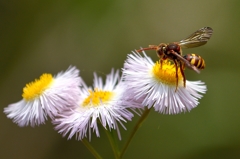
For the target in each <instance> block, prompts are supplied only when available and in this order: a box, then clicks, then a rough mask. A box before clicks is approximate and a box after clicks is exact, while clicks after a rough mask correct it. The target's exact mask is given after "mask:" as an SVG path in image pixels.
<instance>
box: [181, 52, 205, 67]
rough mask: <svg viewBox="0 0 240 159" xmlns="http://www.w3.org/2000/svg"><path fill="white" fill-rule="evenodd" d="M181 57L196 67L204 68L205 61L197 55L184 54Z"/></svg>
mask: <svg viewBox="0 0 240 159" xmlns="http://www.w3.org/2000/svg"><path fill="white" fill-rule="evenodd" d="M183 58H185V59H186V60H188V61H189V62H190V63H191V64H192V65H194V66H196V67H197V68H198V69H204V68H205V61H204V59H203V58H202V57H201V56H199V55H196V54H187V55H184V56H183Z"/></svg>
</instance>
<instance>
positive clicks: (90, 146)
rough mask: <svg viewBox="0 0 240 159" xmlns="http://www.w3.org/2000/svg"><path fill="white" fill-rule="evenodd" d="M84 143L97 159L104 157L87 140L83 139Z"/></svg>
mask: <svg viewBox="0 0 240 159" xmlns="http://www.w3.org/2000/svg"><path fill="white" fill-rule="evenodd" d="M82 142H83V144H84V145H85V146H86V147H87V148H88V150H89V151H90V152H91V153H92V154H93V156H94V157H95V158H96V159H102V157H101V156H100V155H99V154H98V153H97V151H96V150H95V149H94V148H93V147H92V145H91V144H90V143H89V142H88V141H87V139H85V138H84V139H82Z"/></svg>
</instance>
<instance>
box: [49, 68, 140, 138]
mask: <svg viewBox="0 0 240 159" xmlns="http://www.w3.org/2000/svg"><path fill="white" fill-rule="evenodd" d="M82 86H83V87H82V88H81V93H80V100H79V102H78V105H77V106H76V108H75V109H70V110H69V111H64V112H62V114H61V115H60V116H59V118H56V119H55V120H54V121H53V124H56V127H55V128H56V130H58V132H59V133H61V134H63V136H66V135H67V134H69V136H68V139H70V138H72V136H74V135H76V138H77V140H81V139H83V138H84V137H87V135H89V139H91V132H95V133H96V136H97V137H99V136H100V133H99V129H98V124H101V125H102V126H103V127H104V128H105V129H108V130H110V131H111V130H112V129H116V130H117V133H118V137H119V139H121V136H120V131H119V127H118V124H120V125H121V126H122V127H123V128H124V129H126V128H125V127H124V125H123V123H122V122H127V120H131V119H132V117H133V114H132V112H130V110H128V109H127V108H130V106H131V108H133V107H134V106H136V107H137V104H132V102H131V101H129V102H127V101H125V100H123V92H124V91H125V86H124V84H123V83H122V82H121V79H120V77H119V72H118V71H117V72H115V73H114V71H113V70H112V71H111V73H110V74H108V75H107V76H106V81H105V84H104V83H103V80H102V78H101V77H98V76H97V75H96V73H94V81H93V88H92V87H87V86H86V84H85V83H84V81H82ZM126 105H128V106H126ZM138 105H139V104H138ZM87 132H88V133H87Z"/></svg>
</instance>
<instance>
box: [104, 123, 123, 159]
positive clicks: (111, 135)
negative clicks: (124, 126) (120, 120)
mask: <svg viewBox="0 0 240 159" xmlns="http://www.w3.org/2000/svg"><path fill="white" fill-rule="evenodd" d="M104 130H105V132H106V134H107V137H108V140H109V142H110V145H111V147H112V150H113V153H114V156H115V159H120V158H119V154H120V152H119V148H118V144H117V142H116V137H115V135H114V132H113V130H112V131H108V130H106V129H105V128H104Z"/></svg>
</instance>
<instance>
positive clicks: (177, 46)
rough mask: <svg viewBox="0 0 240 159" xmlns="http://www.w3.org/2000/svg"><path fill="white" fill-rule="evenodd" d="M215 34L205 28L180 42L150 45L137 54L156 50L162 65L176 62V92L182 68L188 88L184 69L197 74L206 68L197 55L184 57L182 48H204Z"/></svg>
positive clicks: (210, 29)
mask: <svg viewBox="0 0 240 159" xmlns="http://www.w3.org/2000/svg"><path fill="white" fill-rule="evenodd" d="M212 33H213V29H212V28H210V27H203V28H201V29H199V30H197V31H196V32H194V33H192V34H191V35H190V36H188V37H187V38H185V39H184V40H181V41H179V42H172V43H160V44H159V45H149V47H147V48H141V49H139V50H137V52H141V51H144V50H156V52H157V55H158V57H159V58H160V60H159V62H160V64H161V65H162V63H163V60H167V59H169V60H171V61H173V62H174V65H175V68H176V90H177V87H178V73H177V72H178V68H180V72H181V74H182V76H183V84H184V87H185V86H186V77H185V75H184V72H183V70H184V68H185V66H187V67H188V68H190V69H192V70H194V71H195V72H197V73H200V70H201V69H204V67H205V61H204V59H203V58H202V57H201V56H199V55H196V54H187V55H185V56H183V54H182V48H183V49H185V48H193V47H198V46H202V45H204V44H206V43H207V41H208V40H209V39H210V38H211V35H212Z"/></svg>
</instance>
